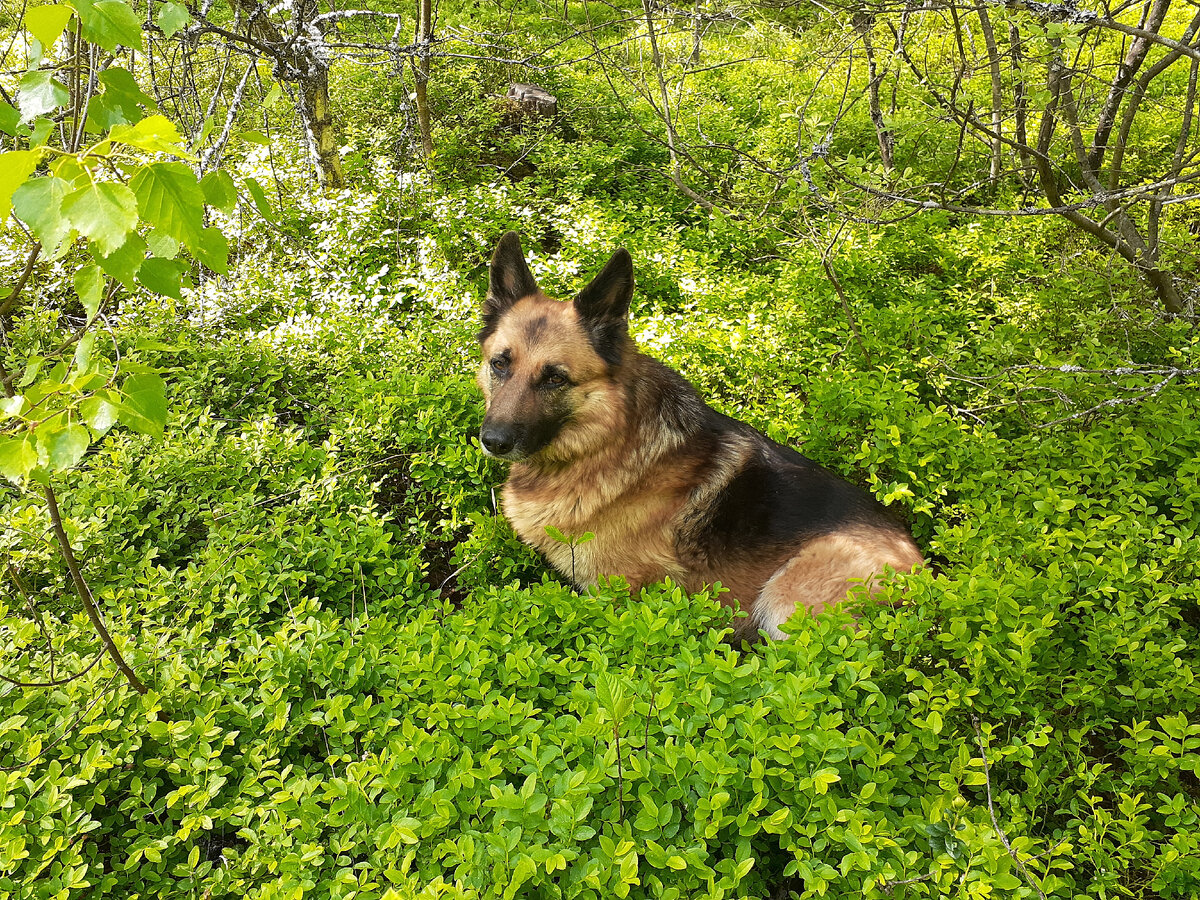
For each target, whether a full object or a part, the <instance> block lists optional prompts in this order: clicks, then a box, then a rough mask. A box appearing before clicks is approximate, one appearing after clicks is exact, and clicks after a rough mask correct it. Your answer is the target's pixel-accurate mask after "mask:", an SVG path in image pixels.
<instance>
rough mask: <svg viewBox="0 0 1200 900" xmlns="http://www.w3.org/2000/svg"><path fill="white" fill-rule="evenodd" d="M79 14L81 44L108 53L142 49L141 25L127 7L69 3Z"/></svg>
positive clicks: (113, 2) (109, 1)
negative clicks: (86, 41) (121, 49)
mask: <svg viewBox="0 0 1200 900" xmlns="http://www.w3.org/2000/svg"><path fill="white" fill-rule="evenodd" d="M71 5H72V6H73V7H75V11H76V12H77V13H79V22H80V25H81V26H82V28H83V37H84V39H85V40H89V41H91V42H92V43H93V44H98V45H99V46H101V47H103V48H104V49H105V50H107V51H108V52H109V53H116V52H117V48H118V47H120V46H125V47H130V48H132V49H134V50H141V49H142V23H141V22H140V21H139V20H138V17H137V14H136V13H135V12H134V11H133V9H131V8H130V6H129V4H128V3H124V2H122V0H99V2H98V3H93V2H92V0H71Z"/></svg>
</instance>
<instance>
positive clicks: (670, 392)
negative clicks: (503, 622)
mask: <svg viewBox="0 0 1200 900" xmlns="http://www.w3.org/2000/svg"><path fill="white" fill-rule="evenodd" d="M490 282H491V283H490V286H489V290H488V295H487V300H486V302H485V304H484V308H483V330H482V331H481V332H480V333H479V340H480V344H481V347H482V351H483V361H482V365H481V366H480V369H479V384H480V387H481V388H482V389H483V393H484V396H485V397H486V399H487V413H486V416H485V418H484V420H483V426H482V427H481V428H480V431H479V439H480V442H481V443H482V444H483V449H484V451H485V452H486V453H487V454H488V455H489V456H494V457H497V458H499V459H505V460H509V461H510V462H511V463H512V469H511V472H510V474H509V478H508V482H507V483H506V484H505V486H504V491H503V502H504V512H505V514H506V515H507V516H508V519H509V521H510V522H511V523H512V525H513V528H515V529H516V531H517V534H518V535H520V537H521V539H522V540H524V541H525V542H526V543H529V544H532V545H533V546H534V547H536V548H537V549H538V550H540V551H541V552H542V554H543V555H545V556H546V557H547V559H548V560H549V561H550V563H551V564H552V565H553V566H554V567H555V568H556V569H558V571H559V572H561V573H563V575H564V576H566V577H569V578H572V579H573V580H574V581H575V582H576V584H577V586H578V587H580V588H585V587H588V586H591V585H594V584H595V583H596V580H597V577H598V576H600V575H622V576H624V577H625V579H626V580H627V581H628V582H629V585H630V586H631V587H632V588H633V589H634V590H635V591H636V590H637V589H638V588H640V587H641V586H642V585H645V584H650V583H652V582H656V581H660V580H662V579H663V578H664V577H666V576H668V575H669V576H670V577H671V578H672V579H674V580H675V582H676V583H677V584H679V585H681V586H682V587H683V588H684V589H686V590H688V591H691V592H697V591H700V590H702V589H703V588H704V587H705V586H706V585H711V584H713V583H715V582H720V583H721V584H722V585H723V586H724V587H726V588H728V593H727V594H724V595H722V600H723V602H725V603H727V604H729V605H733V604H734V603H736V604H738V605H739V606H740V607H741V609H742V610H744V611H745V612H746V613H747V618H744V619H741V620H738V623H737V628H736V630H735V638H742V637H746V638H753V637H754V636H755V634H756V632H757V631H758V630H759V629H761V630H763V631H765V632H766V633H767V634H768V635H770V636H771V637H773V638H780V637H782V636H783V632H782V631H780V628H779V626H780V625H782V624H783V623H784V622H786V621H787V620H788V618H789V617H790V616H791V615H792V613H793V612H794V611H795V609H796V608H797V606H803V607H807V608H808V609H810V610H812V611H814V612H815V611H820V610H822V609H824V608H825V607H827V606H829V605H831V604H834V603H838V602H839V601H842V600H845V599H846V597H847V593H848V591H849V590H850V589H851V588H852V587H853V586H854V585H855V584H856V583H865V584H866V585H867V588H868V590H873V589H874V588H877V586H878V585H877V584H876V578H877V576H879V575H880V574H882V573H883V571H884V569H885V568H891V569H894V570H898V571H904V572H907V571H909V570H910V569H912V568H913V567H914V566H917V565H920V564H921V563H922V557H921V552H920V551H919V550H918V549H917V546H916V544H915V543H913V540H912V538H911V537H910V536H909V534H908V533H907V531H906V530H905V529H904V527H903V526H902V525H900V524H899V523H898V522H896V521H895V520H894V519H892V518H891V516H890V515H889V514H888V513H887V512H886V511H885V510H884V509H883V507H882V506H880V504H879V503H877V502H876V501H875V499H874V498H873V497H871V496H870V495H869V494H867V493H866V492H864V491H862V490H860V489H859V488H857V487H855V486H854V485H851V484H850V483H848V482H846V481H843V480H842V479H841V478H839V477H838V476H836V475H834V474H833V473H831V472H829V471H827V470H826V469H824V468H822V467H821V466H819V465H817V464H816V463H815V462H813V461H812V460H810V459H808V458H806V457H804V456H802V455H800V454H799V453H797V452H796V451H795V450H792V449H791V448H789V447H784V446H782V445H780V444H777V443H775V442H774V441H772V440H771V439H770V438H768V437H766V436H765V435H763V434H761V433H760V432H758V431H756V430H755V429H753V428H751V427H750V426H749V425H747V424H745V423H744V422H739V421H737V420H736V419H732V418H730V417H729V416H725V415H722V414H721V413H719V412H717V411H716V410H713V409H711V408H710V407H709V406H708V405H707V404H705V402H704V401H703V400H701V399H700V396H699V395H698V394H697V393H696V390H695V388H693V387H692V385H691V384H689V383H688V382H687V381H686V380H685V379H684V378H683V377H682V376H681V375H679V374H678V373H677V372H675V371H673V370H672V369H669V368H667V367H666V366H665V365H663V364H662V363H661V362H659V361H658V360H656V359H653V358H651V357H649V356H646V355H644V354H642V353H640V352H638V349H637V347H636V346H635V345H634V342H633V340H632V339H631V338H630V336H629V327H628V322H627V318H626V317H627V315H628V313H629V302H630V300H631V299H632V296H633V260H632V259H631V258H630V256H629V253H628V251H626V250H625V249H624V248H621V249H619V250H617V252H616V253H614V254H613V257H612V259H610V260H609V261H608V264H607V265H606V266H605V267H604V269H603V271H601V272H600V274H599V275H597V276H596V277H595V279H593V281H592V282H591V283H590V284H589V285H588V286H587V287H585V288H584V289H583V290H582V291H581V292H580V294H579V295H578V296H577V297H576V298H575V299H574V300H573V301H571V302H560V301H557V300H552V299H550V298H549V297H547V296H546V295H545V294H543V293H542V292H541V290H539V289H538V285H537V282H536V281H535V280H534V277H533V274H532V273H531V272H530V271H529V266H528V265H527V264H526V262H525V257H524V254H523V253H522V251H521V241H520V238H519V237H518V235H517V234H516V232H511V231H510V232H509V233H508V234H506V235H504V237H503V238H501V240H500V243H499V245H498V246H497V247H496V252H495V255H494V257H493V258H492V263H491V272H490ZM547 526H550V527H552V528H554V529H557V530H558V531H560V532H562V533H563V534H565V535H568V536H574V537H579V536H581V535H583V534H585V533H586V532H592V533H593V534H594V535H595V538H594V539H593V540H590V541H588V542H586V543H580V544H578V546H575V547H572V546H570V544H565V543H563V542H562V541H560V540H556V539H554V538H552V537H551V536H550V535H549V534H548V533H547V531H546V528H547Z"/></svg>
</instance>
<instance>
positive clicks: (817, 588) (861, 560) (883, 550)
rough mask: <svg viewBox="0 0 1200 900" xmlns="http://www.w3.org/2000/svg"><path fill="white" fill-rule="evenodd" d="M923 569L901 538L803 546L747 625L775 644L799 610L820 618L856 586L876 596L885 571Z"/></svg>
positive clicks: (873, 536) (837, 538) (861, 537)
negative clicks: (769, 638) (819, 613)
mask: <svg viewBox="0 0 1200 900" xmlns="http://www.w3.org/2000/svg"><path fill="white" fill-rule="evenodd" d="M923 563H924V559H923V558H922V557H921V553H920V551H919V550H918V549H917V548H916V546H915V545H914V544H913V543H912V541H911V540H908V539H907V538H906V537H904V536H903V535H897V534H895V533H892V532H883V531H876V530H867V529H862V530H853V531H847V532H842V533H840V534H831V535H826V536H824V537H819V538H815V539H813V540H811V541H809V542H807V543H806V544H804V545H802V546H801V547H800V548H799V550H798V551H797V553H796V555H795V556H793V557H792V558H791V559H789V560H788V562H787V563H785V564H784V565H783V566H782V567H781V568H780V569H779V570H778V571H777V572H775V574H773V575H772V576H771V577H770V579H769V580H768V581H767V582H766V584H764V585H763V587H762V592H761V593H760V594H759V596H758V600H757V601H756V602H755V603H754V604H753V606H752V607H751V609H750V610H749V616H748V619H747V622H748V624H749V625H750V626H751V627H753V628H761V629H763V630H764V631H766V632H767V634H769V635H770V636H771V637H773V638H776V639H778V638H782V637H784V636H785V635H784V634H783V632H782V631H780V630H779V626H780V625H782V624H783V623H784V622H786V621H787V620H788V619H789V618H791V615H792V613H793V612H795V611H796V608H797V607H798V606H805V607H807V608H808V609H810V610H811V611H812V612H821V611H822V610H823V609H825V608H826V607H829V606H833V605H834V604H836V603H840V602H842V601H843V600H845V599H846V598H847V597H848V596H849V594H850V592H851V591H852V590H853V589H854V588H855V587H856V586H857V585H860V584H861V585H863V587H864V588H865V589H866V591H867V592H868V593H869V594H872V595H874V594H875V593H876V592H878V590H879V589H880V587H881V586H882V585H881V583H880V581H879V576H880V575H882V574H883V571H884V569H885V567H886V568H890V569H892V570H893V571H896V572H908V571H911V570H912V569H913V568H914V567H915V566H920V565H922V564H923Z"/></svg>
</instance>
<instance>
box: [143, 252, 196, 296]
mask: <svg viewBox="0 0 1200 900" xmlns="http://www.w3.org/2000/svg"><path fill="white" fill-rule="evenodd" d="M185 271H187V267H186V266H185V265H184V264H183V263H181V262H178V261H177V260H174V259H160V258H157V257H151V258H150V259H148V260H146V261H145V262H144V263H142V267H141V268H140V269H138V273H137V278H138V281H140V282H141V283H142V284H144V285H145V286H146V287H148V288H149V289H150V290H152V291H154V293H156V294H163V295H165V296H167V297H173V298H174V299H176V300H181V299H183V288H182V283H181V282H182V279H183V273H184V272H185Z"/></svg>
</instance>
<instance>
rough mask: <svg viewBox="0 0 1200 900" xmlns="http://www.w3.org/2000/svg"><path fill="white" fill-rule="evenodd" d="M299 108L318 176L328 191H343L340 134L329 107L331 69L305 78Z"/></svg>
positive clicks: (344, 181) (298, 99)
mask: <svg viewBox="0 0 1200 900" xmlns="http://www.w3.org/2000/svg"><path fill="white" fill-rule="evenodd" d="M299 88H300V91H299V94H298V97H297V106H298V107H299V109H300V119H301V121H302V122H303V124H304V132H305V134H304V136H305V140H306V141H307V142H308V148H309V152H310V153H312V156H313V161H314V162H315V163H316V164H317V175H318V177H319V178H320V179H321V184H322V185H324V186H325V187H327V188H341V187H343V186H344V185H345V183H346V177H345V174H344V173H343V171H342V156H341V154H340V153H338V144H337V133H336V131H335V130H334V127H333V114H332V112H331V111H330V108H329V70H328V69H325V68H321V69H318V70H316V72H315V73H314V74H312V75H309V76H307V77H305V78H303V79H301V81H300V84H299Z"/></svg>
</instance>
